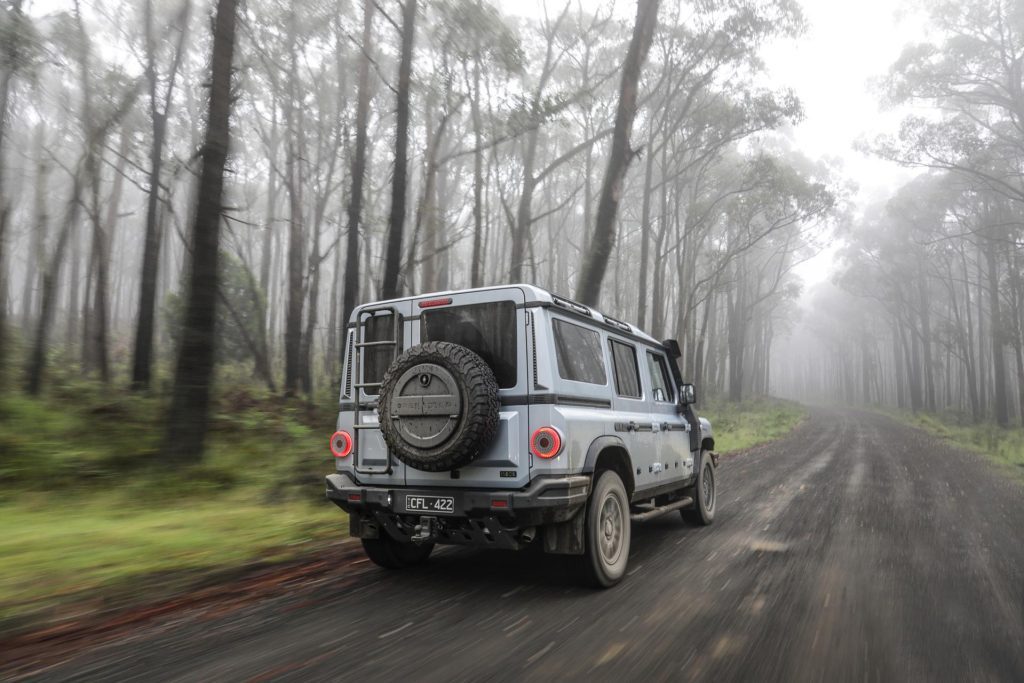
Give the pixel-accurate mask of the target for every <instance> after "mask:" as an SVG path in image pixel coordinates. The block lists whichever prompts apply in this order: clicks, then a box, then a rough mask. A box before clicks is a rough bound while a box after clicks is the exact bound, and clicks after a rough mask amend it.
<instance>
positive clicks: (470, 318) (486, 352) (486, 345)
mask: <svg viewBox="0 0 1024 683" xmlns="http://www.w3.org/2000/svg"><path fill="white" fill-rule="evenodd" d="M516 333H517V330H516V305H515V303H513V302H512V301H495V302H491V303H486V304H469V305H467V306H452V307H450V308H435V309H431V310H428V311H425V312H424V313H423V317H422V322H421V324H420V338H421V340H422V341H425V342H427V341H446V342H452V343H453V344H460V345H462V346H465V347H466V348H468V349H470V350H471V351H473V353H475V354H477V355H478V356H480V357H481V358H483V359H484V362H486V363H487V365H489V366H490V368H491V370H492V371H493V372H494V377H495V379H497V380H498V386H499V387H500V388H502V389H508V388H509V387H514V386H515V385H516Z"/></svg>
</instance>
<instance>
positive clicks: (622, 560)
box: [580, 470, 630, 588]
mask: <svg viewBox="0 0 1024 683" xmlns="http://www.w3.org/2000/svg"><path fill="white" fill-rule="evenodd" d="M586 515H587V516H586V524H585V527H584V538H585V546H586V549H585V551H584V553H583V556H582V557H581V558H580V561H581V563H582V565H583V576H584V579H585V580H586V581H587V583H589V584H591V585H594V586H597V587H599V588H610V587H611V586H614V585H615V584H617V583H618V582H619V581H621V580H622V577H623V576H624V575H625V573H626V564H627V563H628V562H629V539H630V523H629V498H628V497H627V496H626V487H625V486H623V484H622V479H621V478H619V475H618V474H616V473H615V472H613V471H612V470H605V471H604V472H602V473H601V475H600V477H599V478H598V480H597V485H596V486H594V491H593V493H592V494H591V495H590V500H589V501H587V509H586Z"/></svg>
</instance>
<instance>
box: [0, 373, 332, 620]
mask: <svg viewBox="0 0 1024 683" xmlns="http://www.w3.org/2000/svg"><path fill="white" fill-rule="evenodd" d="M319 403H320V404H321V405H323V406H325V407H324V408H323V409H321V410H317V409H314V408H311V407H310V406H308V405H307V404H304V403H302V402H298V401H291V402H286V401H283V400H282V399H280V398H277V397H274V396H271V395H269V394H266V393H265V392H263V393H261V392H260V391H258V390H253V389H251V388H247V387H245V386H244V385H237V386H234V387H233V388H231V389H228V390H225V391H223V392H221V393H220V394H219V395H218V397H217V403H216V405H217V409H216V413H215V416H214V419H213V422H212V425H211V431H210V438H209V441H208V444H209V445H208V451H207V454H206V456H205V458H204V459H203V461H202V462H201V463H199V464H193V465H187V466H170V465H168V464H167V463H164V462H161V460H160V457H159V444H160V439H161V437H162V431H161V425H162V416H163V405H162V403H161V401H159V400H158V399H154V398H147V397H140V396H137V395H135V394H131V393H129V392H127V391H123V390H118V389H113V388H103V387H101V386H99V385H96V384H94V383H90V382H83V381H79V380H75V381H66V382H60V381H58V382H57V383H56V384H55V385H54V387H53V388H52V389H51V390H50V391H49V392H48V393H47V394H46V396H44V397H42V398H40V399H29V398H26V397H24V396H21V395H19V394H14V393H10V394H0V629H2V625H3V623H4V622H9V621H10V620H23V619H24V618H25V617H26V616H27V615H33V614H39V613H41V612H45V611H46V610H47V609H50V608H52V607H54V606H55V605H57V604H59V603H61V602H66V601H68V600H69V599H70V600H76V599H80V598H82V597H83V596H90V595H92V596H105V595H131V594H132V593H133V592H134V591H135V590H136V589H137V588H140V587H145V588H146V589H147V591H148V590H149V589H151V588H153V587H154V586H153V583H154V581H153V578H154V577H164V578H165V579H166V581H164V582H163V583H164V584H165V585H164V586H163V587H165V588H166V587H167V585H169V584H175V583H176V582H178V581H179V580H183V579H185V578H188V577H191V578H192V579H195V578H196V576H197V575H201V574H202V573H203V572H208V571H210V570H215V569H218V568H228V567H237V566H240V565H243V564H246V563H249V562H254V561H278V560H284V559H289V558H292V557H295V556H297V555H299V554H301V553H303V552H309V549H310V547H311V546H315V545H317V544H320V543H323V542H326V541H327V540H328V539H337V538H340V537H342V536H343V535H345V533H346V532H347V525H346V523H345V518H344V513H342V512H341V511H340V510H338V509H337V508H336V507H335V506H334V505H332V504H330V503H328V502H327V501H326V500H325V499H324V497H323V484H322V482H323V475H324V474H326V473H328V472H330V471H331V470H332V469H333V459H332V457H331V455H330V453H329V451H328V447H327V439H328V437H329V435H330V431H331V428H332V425H333V422H334V415H333V413H332V412H331V409H332V408H333V406H334V401H333V400H329V399H325V400H324V401H321V402H319ZM159 583H160V582H158V585H157V586H156V588H157V589H159V588H160V587H161V586H160V585H159ZM147 595H148V593H147Z"/></svg>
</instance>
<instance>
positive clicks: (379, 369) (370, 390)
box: [360, 313, 401, 395]
mask: <svg viewBox="0 0 1024 683" xmlns="http://www.w3.org/2000/svg"><path fill="white" fill-rule="evenodd" d="M394 335H395V320H394V314H393V313H382V314H379V315H375V316H372V317H370V318H366V319H365V321H364V322H363V341H367V342H375V341H388V340H390V339H394V338H395V337H394ZM399 337H401V333H399ZM399 341H401V339H399ZM396 351H397V349H396V348H395V347H394V346H391V345H388V346H367V347H364V348H363V349H362V351H361V352H360V356H361V358H362V361H363V382H367V383H369V382H380V381H381V380H382V379H384V372H385V371H386V370H387V369H388V366H389V365H391V361H393V360H394V359H395V356H396V355H397V354H396ZM378 388H379V387H366V389H364V391H365V392H366V393H367V394H371V395H376V394H377V389H378Z"/></svg>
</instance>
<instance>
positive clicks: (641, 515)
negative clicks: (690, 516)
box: [629, 496, 693, 522]
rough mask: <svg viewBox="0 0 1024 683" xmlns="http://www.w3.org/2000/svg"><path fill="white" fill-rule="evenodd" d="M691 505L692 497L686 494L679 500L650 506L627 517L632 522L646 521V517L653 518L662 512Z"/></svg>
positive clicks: (662, 513)
mask: <svg viewBox="0 0 1024 683" xmlns="http://www.w3.org/2000/svg"><path fill="white" fill-rule="evenodd" d="M688 505H693V498H690V497H689V496H686V497H684V498H680V499H679V500H677V501H675V502H673V503H669V504H668V505H662V506H661V507H656V508H654V507H652V508H650V509H649V510H645V511H644V512H632V513H630V515H629V519H630V520H631V521H633V522H646V521H647V520H648V519H654V518H655V517H661V516H662V515H664V514H667V513H669V512H673V511H674V510H679V509H680V508H684V507H687V506H688Z"/></svg>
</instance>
